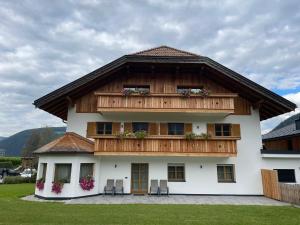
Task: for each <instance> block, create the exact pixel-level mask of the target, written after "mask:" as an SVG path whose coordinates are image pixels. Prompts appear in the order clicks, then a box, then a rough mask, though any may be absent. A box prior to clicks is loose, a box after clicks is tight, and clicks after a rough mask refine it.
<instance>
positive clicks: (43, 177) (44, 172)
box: [40, 163, 47, 182]
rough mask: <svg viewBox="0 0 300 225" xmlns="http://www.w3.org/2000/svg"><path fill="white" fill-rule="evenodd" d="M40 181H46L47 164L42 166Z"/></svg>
mask: <svg viewBox="0 0 300 225" xmlns="http://www.w3.org/2000/svg"><path fill="white" fill-rule="evenodd" d="M40 167H41V169H40V179H42V180H43V181H44V182H45V181H46V172H47V163H41V164H40Z"/></svg>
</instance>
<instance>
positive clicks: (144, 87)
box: [123, 85, 150, 92]
mask: <svg viewBox="0 0 300 225" xmlns="http://www.w3.org/2000/svg"><path fill="white" fill-rule="evenodd" d="M123 90H131V91H134V92H139V91H148V92H150V86H149V85H124V87H123Z"/></svg>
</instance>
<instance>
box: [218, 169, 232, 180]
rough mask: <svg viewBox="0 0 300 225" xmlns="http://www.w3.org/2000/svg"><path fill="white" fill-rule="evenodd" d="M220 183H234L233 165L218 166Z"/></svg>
mask: <svg viewBox="0 0 300 225" xmlns="http://www.w3.org/2000/svg"><path fill="white" fill-rule="evenodd" d="M217 176H218V182H234V180H235V179H234V169H233V165H217Z"/></svg>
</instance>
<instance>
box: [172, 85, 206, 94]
mask: <svg viewBox="0 0 300 225" xmlns="http://www.w3.org/2000/svg"><path fill="white" fill-rule="evenodd" d="M202 90H203V87H202V86H199V87H187V86H177V93H178V94H182V93H185V92H190V93H192V94H197V93H200V92H201V91H202Z"/></svg>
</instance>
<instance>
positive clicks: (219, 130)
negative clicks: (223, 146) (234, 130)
mask: <svg viewBox="0 0 300 225" xmlns="http://www.w3.org/2000/svg"><path fill="white" fill-rule="evenodd" d="M215 133H216V136H222V125H221V124H215Z"/></svg>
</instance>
